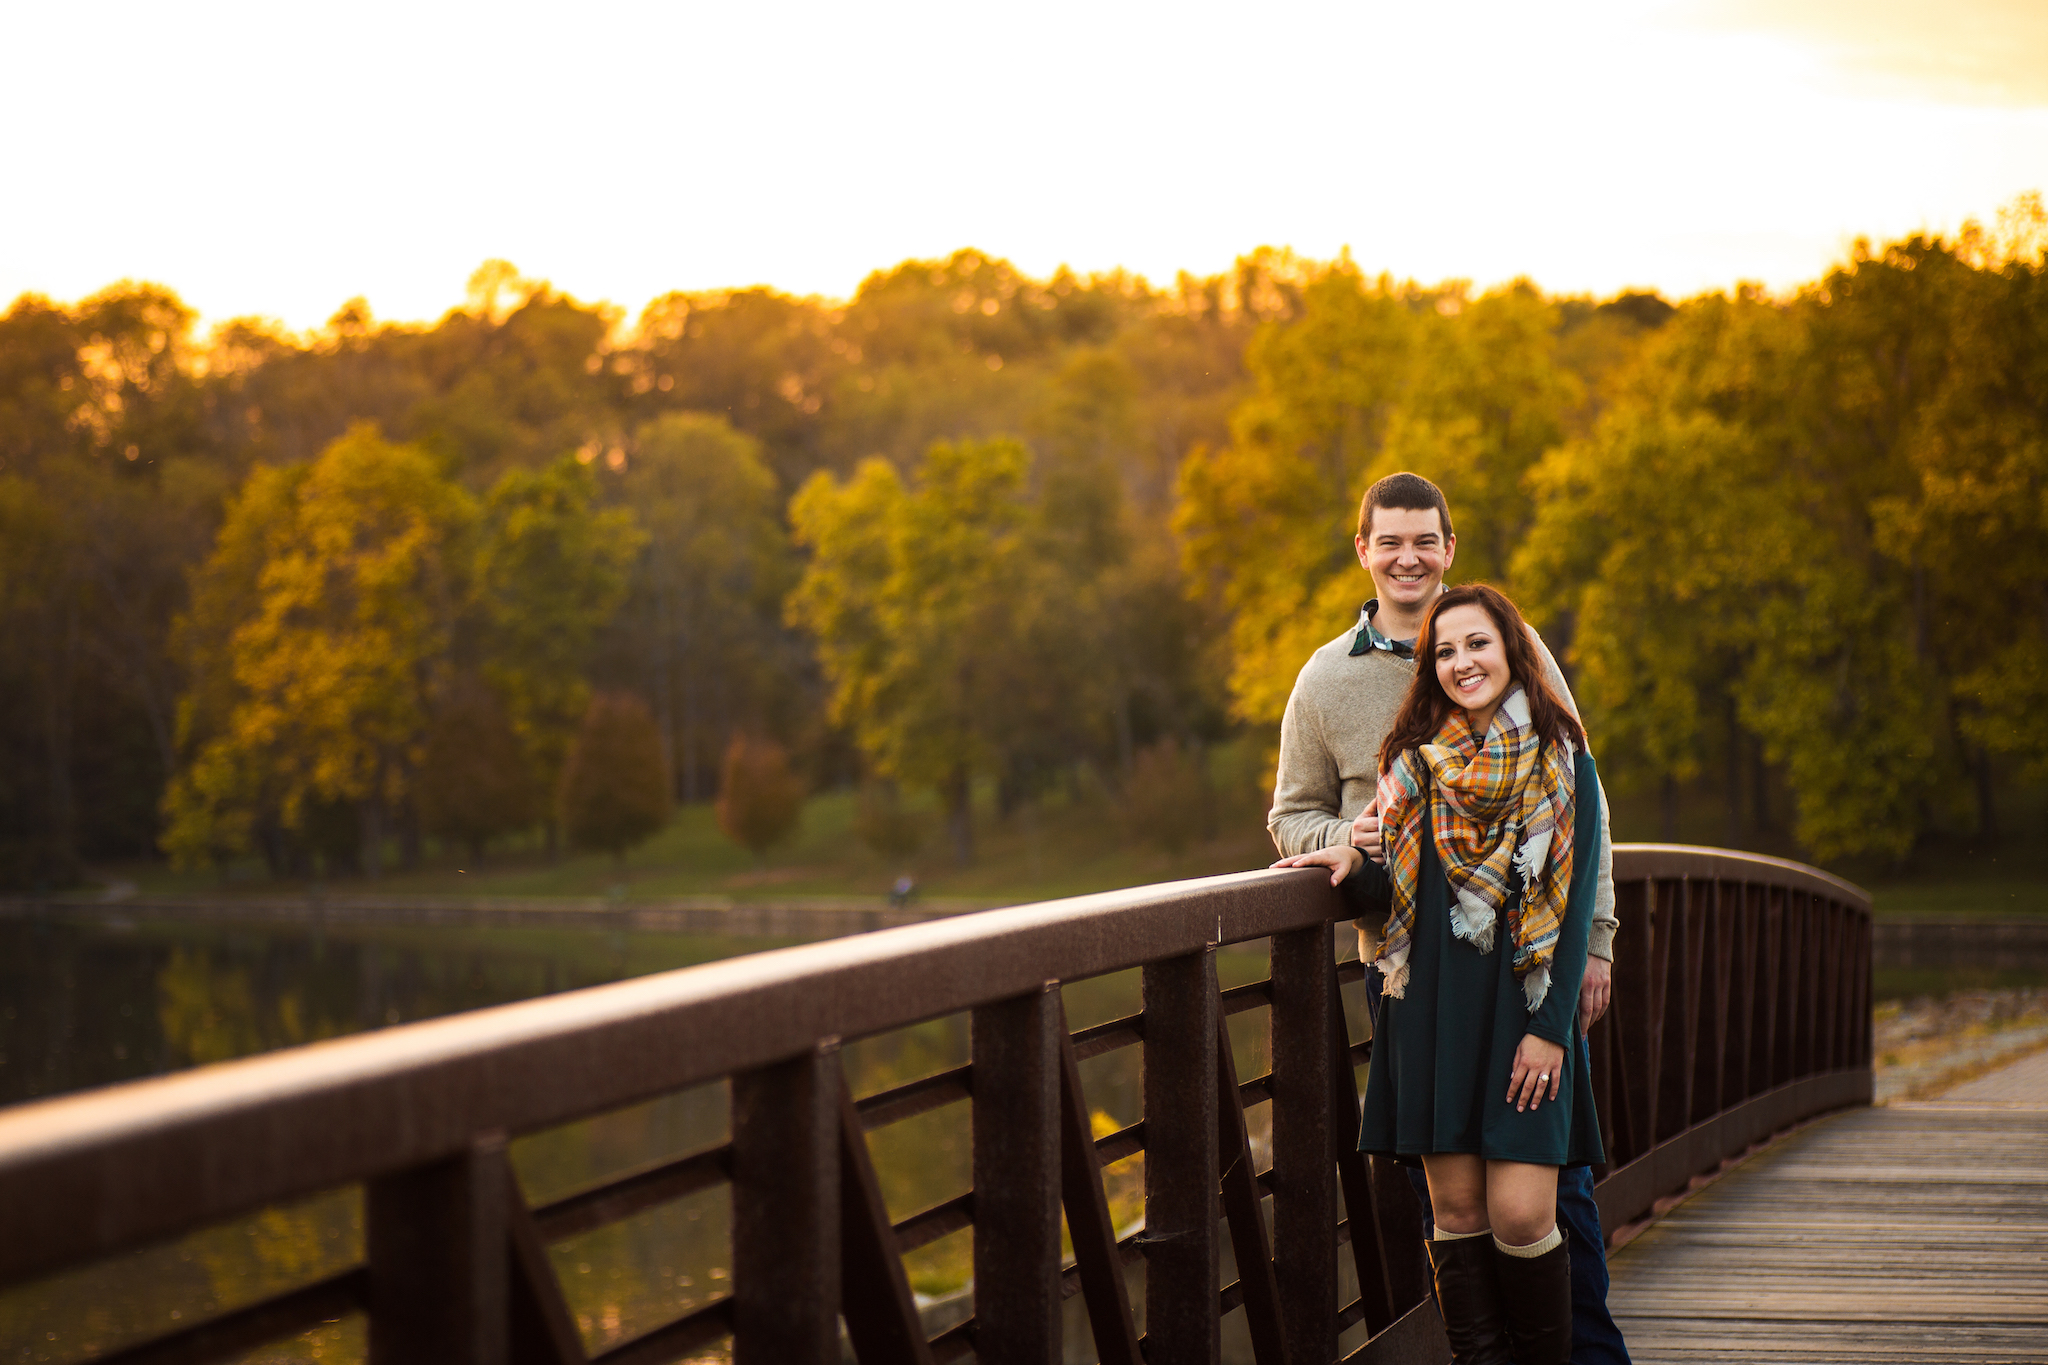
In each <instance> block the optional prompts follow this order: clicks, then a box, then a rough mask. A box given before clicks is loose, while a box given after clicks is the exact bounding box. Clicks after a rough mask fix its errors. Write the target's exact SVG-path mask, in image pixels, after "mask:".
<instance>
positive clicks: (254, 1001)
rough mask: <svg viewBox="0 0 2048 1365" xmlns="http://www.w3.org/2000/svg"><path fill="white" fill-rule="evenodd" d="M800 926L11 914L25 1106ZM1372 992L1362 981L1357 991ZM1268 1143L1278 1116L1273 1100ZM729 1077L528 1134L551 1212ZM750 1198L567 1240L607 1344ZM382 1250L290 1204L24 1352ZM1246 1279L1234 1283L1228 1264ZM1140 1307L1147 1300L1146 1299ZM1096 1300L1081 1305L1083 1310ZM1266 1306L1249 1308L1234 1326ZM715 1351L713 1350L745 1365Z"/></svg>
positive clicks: (1136, 1209)
mask: <svg viewBox="0 0 2048 1365" xmlns="http://www.w3.org/2000/svg"><path fill="white" fill-rule="evenodd" d="M791 941H792V940H769V939H759V938H745V939H739V938H708V937H700V936H689V935H678V934H658V933H620V932H612V931H609V930H588V929H578V928H565V929H533V928H505V927H499V926H479V927H440V926H437V927H432V928H370V927H350V928H347V929H335V928H332V927H330V928H326V929H319V928H315V927H312V926H307V925H299V924H291V925H280V924H271V923H261V922H253V921H252V922H244V923H217V922H215V923H204V924H194V923H182V922H177V921H171V920H166V919H162V918H143V917H136V918H132V919H130V918H123V917H121V916H120V915H119V914H118V912H105V913H97V914H94V915H92V916H90V917H84V916H72V915H66V916H61V917H57V916H43V917H32V918H11V919H10V918H0V1102H4V1103H8V1104H13V1103H19V1102H22V1101H26V1100H32V1099H35V1098H39V1097H44V1096H50V1095H57V1094H63V1093H67V1092H71V1091H76V1090H80V1089H84V1088H87V1087H91V1086H99V1085H107V1084H111V1083H115V1082H119V1081H125V1080H132V1079H136V1078H139V1077H144V1076H153V1075H159V1074H163V1073H165V1072H171V1071H177V1070H181V1069H185V1068H188V1067H193V1066H200V1065H205V1064H208V1063H212V1062H219V1061H226V1060H229V1059H232V1058H235V1057H242V1056H248V1055H251V1054H253V1053H257V1052H264V1051H269V1050H272V1049H275V1048H281V1047H289V1046H293V1045H295V1044H300V1043H307V1042H313V1041H316V1040H319V1039H322V1038H332V1037H338V1036H341V1035H344V1034H349V1033H358V1032H362V1031H365V1030H369V1029H375V1028H384V1027H390V1026H393V1025H398V1024H403V1023H407V1022H410V1021H414V1020H418V1019H426V1018H431V1017H434V1016H437V1015H443V1014H450V1013H454V1012H456V1011H459V1010H466V1009H476V1008H480V1007H483V1006H487V1005H494V1004H502V1003H505V1002H508V1001H513V1000H522V999H527V998H530V997H533V996H537V995H543V994H548V993H551V992H554V991H561V990H570V989H575V988H578V987H582V986H590V985H597V984H600V983H603V982H607V981H616V980H621V979H624V978H627V977H632V976H640V975H645V974H647V973H650V972H656V971H665V970H670V969H673V968H677V967H686V966H692V965H696V964H699V963H703V962H708V961H713V960H716V959H719V958H724V957H730V956H734V955H736V954H739V953H743V952H754V951H760V950H762V949H765V948H770V947H776V946H780V945H781V944H784V943H787V942H791ZM1266 960H1267V959H1266V952H1265V945H1264V944H1262V943H1260V944H1247V945H1240V946H1238V947H1234V948H1231V949H1227V950H1225V951H1224V952H1223V953H1221V954H1219V958H1218V974H1219V976H1220V977H1221V978H1222V979H1223V984H1224V985H1225V986H1229V985H1233V984H1238V983H1240V982H1244V981H1252V980H1257V979H1259V978H1261V977H1263V976H1264V975H1265V974H1266ZM1064 993H1065V999H1066V1006H1067V1012H1068V1017H1069V1022H1070V1024H1071V1026H1072V1027H1074V1028H1083V1027H1087V1026H1088V1025H1090V1024H1093V1023H1097V1022H1101V1021H1103V1020H1107V1019H1111V1018H1116V1017H1118V1016H1120V1015H1124V1014H1128V1013H1131V1012H1133V1011H1135V1010H1136V1009H1137V1008H1138V1004H1139V1000H1138V974H1137V973H1136V972H1123V973H1118V974H1115V975H1113V976H1108V977H1102V978H1097V979H1095V980H1092V981H1086V982H1078V983H1074V984H1071V985H1069V986H1067V987H1066V988H1065V992H1064ZM1348 993H1349V992H1347V994H1348ZM1230 1023H1231V1030H1232V1040H1233V1044H1234V1047H1233V1051H1234V1052H1235V1053H1236V1058H1237V1064H1238V1069H1239V1074H1240V1075H1241V1076H1244V1077H1247V1078H1248V1077H1251V1076H1255V1075H1257V1074H1259V1073H1260V1072H1263V1071H1264V1070H1266V1069H1267V1061H1266V1058H1267V1049H1266V1019H1265V1011H1264V1010H1263V1009H1261V1010H1254V1011H1248V1012H1246V1013H1244V1014H1240V1015H1237V1016H1234V1017H1233V1018H1232V1019H1231V1021H1230ZM967 1049H968V1033H967V1017H966V1016H965V1015H960V1016H955V1017H951V1018H947V1019H940V1020H935V1021H932V1022H930V1023H926V1024H923V1025H919V1026H918V1027H916V1028H911V1029H904V1030H899V1031H897V1032H894V1033H890V1034H886V1035H883V1036H881V1037H877V1038H872V1039H864V1040H860V1041H857V1042H854V1043H851V1044H849V1045H848V1046H847V1047H846V1048H845V1049H844V1050H843V1052H842V1062H843V1064H844V1066H845V1067H846V1070H847V1075H848V1079H849V1081H850V1083H851V1084H852V1086H853V1088H854V1090H855V1093H857V1094H861V1093H869V1092H872V1091H875V1090H879V1089H883V1088H885V1087H887V1086H890V1085H895V1084H899V1083H901V1082H903V1081H907V1080H913V1079H916V1078H917V1077H919V1076H924V1075H929V1074H932V1073H933V1072H936V1071H941V1070H944V1069H946V1068H949V1067H952V1066H956V1065H959V1064H961V1063H962V1062H964V1061H966V1060H967ZM1139 1062H1140V1053H1139V1050H1138V1049H1136V1048H1127V1049H1123V1050H1121V1051H1118V1052H1114V1053H1110V1054H1108V1055H1106V1056H1103V1057H1099V1058H1094V1059H1091V1060H1090V1061H1088V1062H1085V1063H1083V1064H1082V1085H1083V1089H1084V1091H1085V1093H1086V1095H1087V1099H1088V1104H1089V1107H1090V1109H1091V1111H1092V1112H1093V1114H1094V1118H1095V1123H1096V1127H1097V1129H1098V1131H1109V1130H1112V1129H1114V1128H1118V1127H1122V1126H1124V1125H1126V1124H1130V1123H1134V1122H1136V1121H1137V1120H1138V1119H1139V1118H1140V1117H1141V1110H1142V1077H1141V1074H1140V1070H1139ZM1247 1117H1248V1119H1249V1121H1250V1123H1251V1126H1252V1128H1253V1130H1254V1141H1255V1143H1256V1144H1259V1145H1260V1146H1263V1144H1264V1142H1265V1139H1266V1118H1265V1106H1260V1107H1258V1108H1257V1109H1255V1110H1253V1111H1252V1112H1251V1114H1249V1115H1248V1116H1247ZM726 1125H727V1117H726V1086H725V1085H724V1083H722V1082H721V1083H718V1084H714V1085H709V1086H704V1087H700V1088H698V1089H696V1090H692V1091H688V1092H684V1093H681V1094H676V1095H670V1096H664V1097H662V1098H660V1099H658V1100H655V1101H653V1102H650V1103H647V1104H641V1105H636V1106H633V1107H631V1108H629V1109H626V1110H622V1111H619V1112H616V1113H613V1114H608V1115H603V1116H600V1117H598V1118H596V1119H592V1120H588V1121H585V1122H580V1123H576V1124H571V1125H567V1126H565V1127H562V1128H558V1129H554V1130H549V1131H546V1132H542V1133H535V1134H527V1135H523V1136H520V1137H518V1138H517V1139H516V1140H515V1141H514V1143H513V1146H512V1159H513V1163H514V1166H515V1169H516V1170H517V1171H518V1173H519V1177H520V1182H521V1185H522V1187H523V1189H524V1191H525V1193H526V1196H527V1198H528V1200H529V1202H530V1203H533V1204H536V1205H538V1204H542V1203H546V1202H548V1201H550V1200H553V1199H557V1198H559V1197H561V1196H563V1195H566V1194H569V1193H573V1192H574V1191H576V1190H579V1189H583V1188H587V1187H589V1186H591V1185H593V1184H596V1183H599V1182H601V1181H603V1180H605V1179H609V1178H612V1177H615V1176H617V1175H619V1174H623V1173H624V1172H627V1171H630V1170H633V1169H636V1168H638V1167H641V1166H644V1165H647V1164H649V1163H651V1162H654V1161H658V1160H663V1159H667V1158H671V1157H675V1156H680V1155H684V1154H687V1153H689V1152H691V1151H696V1150H700V1149H703V1148H705V1147H710V1146H714V1145H716V1144H718V1143H720V1142H722V1141H724V1140H725V1138H726V1136H727V1126H726ZM870 1148H871V1151H872V1154H873V1157H874V1162H875V1166H876V1172H877V1175H878V1177H879V1179H880V1181H881V1184H882V1188H883V1194H884V1198H885V1200H886V1202H887V1203H888V1206H889V1209H890V1213H891V1215H892V1216H893V1217H894V1218H897V1219H899V1220H900V1219H902V1218H904V1217H907V1216H908V1215H910V1214H913V1213H916V1212H918V1211H920V1210H922V1209H925V1208H929V1207H931V1206H932V1205H934V1204H937V1203H940V1202H942V1201H944V1200H946V1199H950V1198H952V1197H954V1196H956V1195H958V1194H960V1193H962V1192H964V1191H965V1190H966V1189H967V1188H968V1186H969V1184H970V1173H971V1150H970V1143H969V1111H968V1106H967V1105H966V1104H965V1103H960V1104H954V1105H950V1106H947V1107H945V1108H942V1109H938V1110H935V1111H932V1112H931V1113H927V1114H924V1115H920V1116H919V1117H917V1118H915V1119H911V1120H908V1121H905V1122H903V1123H899V1124H896V1125H893V1126H891V1127H888V1128H884V1129H881V1130H878V1131H877V1132H875V1133H873V1134H871V1135H870ZM1105 1179H1106V1183H1107V1185H1108V1189H1109V1194H1110V1200H1111V1206H1112V1213H1113V1214H1114V1216H1115V1218H1116V1220H1117V1222H1118V1224H1119V1226H1120V1227H1122V1226H1126V1225H1128V1224H1130V1223H1131V1222H1132V1221H1133V1220H1135V1219H1136V1218H1137V1217H1139V1216H1140V1215H1141V1213H1142V1210H1143V1190H1144V1158H1143V1155H1142V1154H1140V1155H1138V1156H1135V1157H1131V1158H1128V1159H1127V1160H1125V1161H1122V1162H1119V1163H1117V1164H1116V1165H1114V1166H1112V1167H1110V1168H1108V1170H1107V1171H1106V1172H1105ZM728 1212H729V1208H728V1198H727V1195H726V1192H725V1191H724V1190H723V1189H722V1188H720V1189H713V1190H708V1191H705V1192H703V1193H701V1194H699V1195H696V1196H693V1197H691V1198H689V1199H684V1200H679V1201H676V1202H674V1203H672V1204H667V1205H663V1206H661V1207H659V1208H656V1209H652V1210H649V1211H647V1212H645V1213H643V1214H641V1215H638V1216H636V1217H634V1218H630V1219H627V1220H625V1221H623V1222H620V1223H616V1224H613V1225H611V1226H609V1227H605V1228H601V1229H598V1230H596V1231H594V1232H591V1233H588V1234H585V1235H583V1236H581V1237H577V1238H574V1239H571V1240H569V1241H566V1242H562V1243H557V1244H555V1245H554V1246H553V1247H551V1249H550V1250H551V1255H552V1256H553V1260H554V1265H555V1269H556V1272H557V1274H558V1275H559V1277H560V1279H561V1282H562V1285H563V1287H564V1292H565V1294H566V1296H567V1298H568V1300H569V1303H570V1307H571V1310H572V1311H573V1312H574V1314H575V1316H576V1318H577V1320H578V1323H579V1326H580V1328H581V1330H582V1333H583V1337H584V1340H585V1344H586V1346H587V1347H588V1348H589V1349H590V1350H592V1351H593V1352H595V1351H599V1350H603V1349H605V1348H607V1347H609V1346H612V1345H616V1344H617V1343H619V1342H621V1341H624V1340H627V1339H629V1338H631V1337H633V1336H636V1335H638V1334H639V1333H641V1332H644V1331H646V1330H648V1329H649V1328H651V1327H654V1326H656V1325H658V1324H660V1323H662V1322H664V1321H667V1320H669V1319H671V1318H674V1317H676V1316H679V1315H680V1314H682V1313H684V1312H687V1311H689V1310H690V1309H691V1308H693V1307H696V1306H699V1305H701V1304H703V1303H705V1302H708V1301H709V1300H711V1299H713V1298H716V1297H718V1296H720V1295H721V1294H723V1293H724V1292H725V1289H726V1285H725V1280H726V1274H727V1269H726V1268H727V1266H728V1265H729V1252H730V1234H729V1229H728ZM361 1257H362V1193H361V1189H360V1187H359V1186H350V1187H346V1188H343V1189H340V1190H334V1191H330V1192H327V1193H324V1194H322V1195H319V1196H317V1197H315V1198H312V1199H308V1200H304V1201H300V1202H298V1203H296V1204H293V1205H290V1206H288V1207H279V1208H272V1209H267V1210H264V1211H263V1212H261V1213H260V1214H258V1215H256V1216H254V1217H250V1218H244V1219H238V1220H235V1221H234V1222H232V1223H230V1224H226V1225H223V1226H221V1227H217V1228H212V1229H207V1230H204V1231H202V1232H199V1233H195V1234H192V1235H190V1236H187V1237H184V1238H182V1239H179V1240H178V1241H176V1242H174V1243H172V1244H169V1245H166V1246H161V1247H155V1248H150V1249H147V1250H144V1251H141V1252H137V1253H133V1254H131V1255H129V1256H126V1257H123V1258H121V1259H119V1260H118V1261H114V1262H109V1263H104V1264H100V1265H95V1266H91V1267H87V1268H85V1269H82V1270H77V1271H72V1272H68V1273H65V1274H62V1275H58V1276H54V1277H51V1278H50V1279H47V1280H44V1281H40V1282H36V1283H33V1284H28V1285H22V1286H17V1287H15V1288H13V1289H10V1290H7V1291H5V1292H0V1365H12V1363H13V1362H24V1363H25V1362H31V1361H33V1362H56V1363H57V1365H64V1363H66V1362H73V1361H84V1360H90V1359H93V1358H95V1357H97V1356H99V1355H101V1354H104V1353H105V1352H107V1351H109V1350H112V1349H117V1348H118V1347H120V1346H121V1345H122V1344H124V1343H128V1342H133V1341H136V1340H140V1339H142V1338H144V1337H147V1336H150V1335H153V1334H156V1333H159V1332H161V1331H163V1330H166V1329H167V1328H171V1327H174V1326H177V1325H179V1324H183V1323H190V1322H195V1321H200V1320H204V1319H206V1318H210V1317H212V1316H214V1315H216V1314H218V1313H221V1312H225V1311H229V1310H231V1309H233V1308H235V1307H237V1306H240V1305H242V1304H246V1303H250V1302H253V1301H255V1300H257V1299H260V1298H262V1297H265V1296H267V1295H269V1294H272V1293H276V1292H278V1291H280V1290H282V1289H287V1288H290V1287H291V1286H293V1285H297V1284H303V1283H307V1282H309V1281H311V1280H314V1279H317V1278H320V1277H321V1276H324V1275H327V1274H331V1273H334V1272H335V1271H338V1270H341V1269H345V1268H346V1267H348V1266H349V1265H352V1264H356V1263H358V1262H360V1260H361ZM906 1263H907V1266H908V1269H909V1272H910V1276H911V1281H912V1286H913V1288H914V1289H916V1290H917V1292H918V1293H919V1295H920V1297H921V1298H923V1299H926V1300H929V1301H932V1302H934V1303H938V1304H943V1303H945V1302H946V1301H948V1300H950V1299H953V1298H958V1297H959V1296H960V1295H961V1294H962V1293H963V1291H964V1290H965V1289H966V1287H967V1285H968V1281H969V1277H970V1273H971V1263H972V1232H971V1230H970V1231H962V1232H958V1233H955V1234H953V1235H951V1236H949V1237H946V1238H943V1239H941V1240H940V1241H938V1242H935V1243H933V1244H932V1245H930V1246H928V1247H924V1248H921V1249H919V1250H918V1251H917V1252H915V1253H913V1254H912V1255H911V1256H909V1257H908V1258H906ZM1226 1278H1228V1275H1226ZM1137 1301H1138V1302H1142V1295H1140V1296H1139V1298H1138V1300H1137ZM1079 1302H1080V1301H1079V1299H1076V1300H1074V1301H1073V1305H1078V1304H1079ZM1233 1316H1241V1314H1237V1315H1233ZM363 1350H364V1343H363V1329H362V1323H361V1322H360V1320H359V1319H355V1318H350V1319H344V1320H341V1321H338V1322H336V1323H333V1324H330V1325H328V1326H327V1327H324V1328H321V1329H317V1330H315V1331H313V1332H309V1333H306V1334H305V1335H303V1336H301V1337H298V1338H295V1339H292V1340H289V1341H285V1342H280V1343H277V1344H275V1345H273V1346H270V1347H265V1348H262V1349H260V1350H258V1351H256V1352H253V1353H251V1354H249V1355H247V1356H245V1357H242V1359H243V1360H246V1361H249V1362H252V1365H253V1362H259V1361H260V1362H283V1361H308V1360H322V1361H336V1360H341V1361H348V1360H360V1359H362V1357H363ZM724 1358H725V1357H724V1355H723V1353H722V1352H721V1351H713V1352H711V1353H709V1354H707V1355H706V1356H704V1357H703V1359H705V1360H722V1359H724Z"/></svg>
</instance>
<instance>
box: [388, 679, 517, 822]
mask: <svg viewBox="0 0 2048 1365" xmlns="http://www.w3.org/2000/svg"><path fill="white" fill-rule="evenodd" d="M418 791H419V803H420V823H421V825H423V826H424V827H425V828H426V831H427V833H429V834H432V835H434V836H435V837H436V838H440V839H446V840H448V841H450V842H451V843H459V844H462V845H464V846H465V847H467V848H468V849H469V853H470V856H471V857H472V858H479V857H482V856H483V851H484V845H485V844H486V843H488V842H489V841H490V840H492V839H494V838H497V837H498V836H499V835H502V834H510V833H512V832H514V831H515V830H520V829H524V828H526V827H527V826H528V825H531V824H532V823H533V822H534V821H535V820H536V819H538V818H539V817H540V810H539V806H540V803H539V801H537V800H536V799H535V797H536V792H535V790H534V781H533V771H532V769H531V768H529V767H528V766H527V763H526V756H525V755H524V754H523V753H521V752H520V748H519V736H518V735H516V734H514V733H513V731H512V722H511V720H510V718H508V717H507V716H506V714H505V708H504V705H503V704H502V703H500V702H499V700H498V696H497V694H496V693H495V692H493V691H491V689H490V688H489V687H486V686H485V685H484V683H483V680H482V679H480V678H478V677H476V676H475V675H473V674H461V675H458V676H457V677H455V678H453V679H451V680H450V681H449V682H447V683H446V684H445V685H443V687H441V688H440V689H439V691H438V692H437V694H436V696H435V699H434V714H433V718H432V720H431V721H430V722H429V723H428V726H427V742H426V754H425V758H424V761H423V762H422V764H421V768H420V781H419V788H418Z"/></svg>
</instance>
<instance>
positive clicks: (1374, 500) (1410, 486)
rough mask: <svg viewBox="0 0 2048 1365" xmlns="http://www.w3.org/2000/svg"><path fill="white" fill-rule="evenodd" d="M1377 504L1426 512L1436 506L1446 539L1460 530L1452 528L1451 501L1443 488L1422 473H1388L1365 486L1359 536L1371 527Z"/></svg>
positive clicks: (1359, 519) (1359, 507) (1359, 508)
mask: <svg viewBox="0 0 2048 1365" xmlns="http://www.w3.org/2000/svg"><path fill="white" fill-rule="evenodd" d="M1375 507H1398V508H1401V509H1403V510H1404V511H1409V512H1426V511H1428V510H1429V509H1430V508H1432V507H1434V508H1435V509H1436V514H1437V518H1438V519H1439V521H1440V522H1441V523H1442V525H1443V528H1444V539H1445V540H1449V539H1450V538H1451V537H1452V536H1453V535H1456V534H1457V533H1456V532H1455V531H1453V530H1451V505H1450V504H1449V503H1447V502H1445V501H1444V490H1443V489H1441V488H1438V487H1437V486H1436V485H1435V484H1433V483H1431V482H1430V481H1429V480H1428V479H1425V478H1423V477H1422V476H1421V475H1420V474H1407V473H1402V474H1389V475H1387V477H1385V478H1384V479H1381V480H1380V481H1379V482H1378V483H1376V484H1374V485H1373V486H1372V487H1370V488H1368V489H1366V490H1365V498H1364V500H1363V501H1361V502H1360V503H1359V504H1358V534H1359V535H1360V536H1364V535H1366V534H1367V533H1368V532H1369V531H1370V530H1371V528H1372V509H1373V508H1375Z"/></svg>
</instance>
